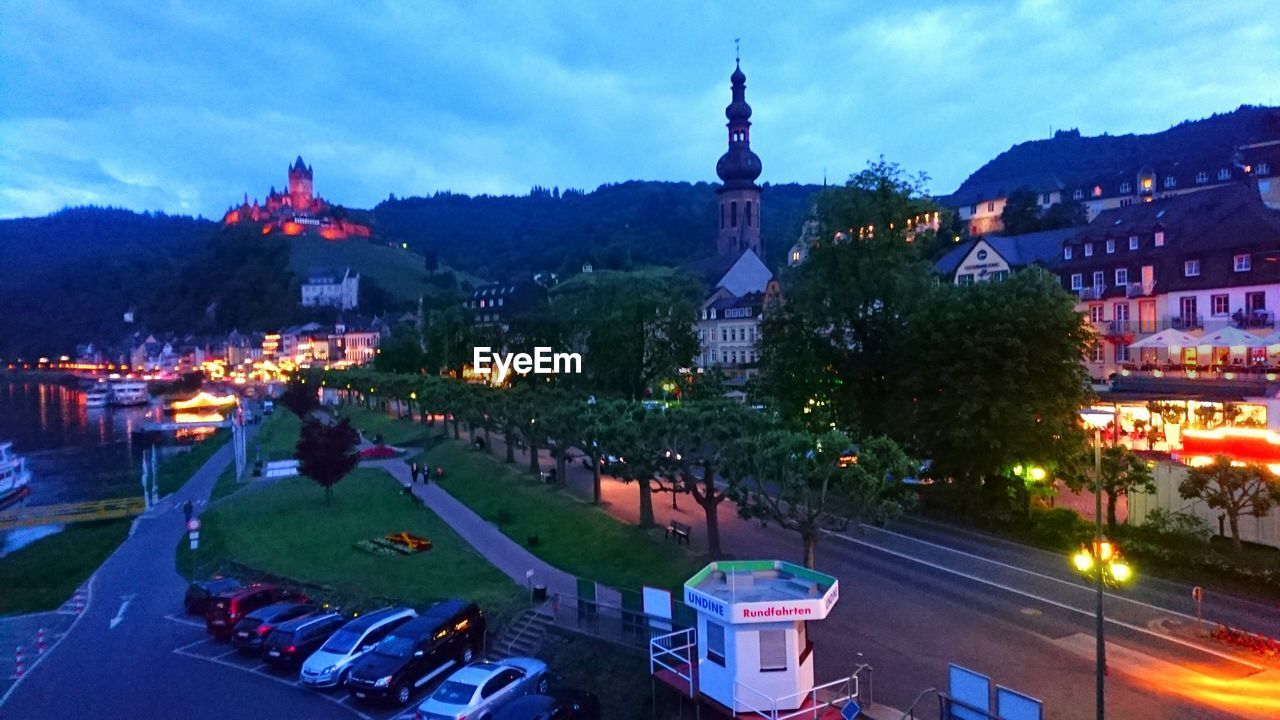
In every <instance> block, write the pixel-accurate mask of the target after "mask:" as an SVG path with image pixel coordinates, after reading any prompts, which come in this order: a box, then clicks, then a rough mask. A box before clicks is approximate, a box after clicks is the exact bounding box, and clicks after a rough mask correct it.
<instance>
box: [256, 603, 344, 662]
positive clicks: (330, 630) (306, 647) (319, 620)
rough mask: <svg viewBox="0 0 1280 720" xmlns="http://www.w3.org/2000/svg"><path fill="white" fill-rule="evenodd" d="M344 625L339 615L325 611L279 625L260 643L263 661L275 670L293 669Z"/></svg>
mask: <svg viewBox="0 0 1280 720" xmlns="http://www.w3.org/2000/svg"><path fill="white" fill-rule="evenodd" d="M346 623H347V619H346V618H345V617H343V616H342V614H341V613H336V612H328V611H322V612H317V613H313V614H311V615H304V616H302V617H300V618H297V619H295V620H290V621H288V622H285V623H281V624H280V625H278V626H277V627H276V629H275V630H272V631H271V634H270V635H267V639H266V641H265V642H263V643H262V659H263V660H265V661H266V662H267V664H268V665H272V666H275V667H277V668H288V669H296V668H297V667H298V666H299V665H301V664H302V661H303V660H306V659H307V658H309V657H311V653H313V652H315V651H316V650H319V649H320V646H321V645H324V644H325V642H326V641H327V640H328V639H329V638H330V637H332V636H333V634H334V633H335V632H337V631H338V628H340V627H342V626H343V625H345V624H346Z"/></svg>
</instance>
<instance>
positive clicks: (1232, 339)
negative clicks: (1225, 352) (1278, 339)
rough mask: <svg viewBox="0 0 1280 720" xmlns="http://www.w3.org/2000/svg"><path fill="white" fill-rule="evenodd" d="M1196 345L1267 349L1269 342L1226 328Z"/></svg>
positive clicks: (1202, 338) (1236, 329)
mask: <svg viewBox="0 0 1280 720" xmlns="http://www.w3.org/2000/svg"><path fill="white" fill-rule="evenodd" d="M1196 343H1197V344H1198V345H1199V346H1200V347H1225V348H1232V347H1246V348H1250V347H1266V346H1267V342H1266V341H1265V340H1263V339H1262V338H1261V337H1259V336H1257V335H1254V334H1252V333H1247V332H1245V331H1244V330H1241V329H1240V328H1238V327H1230V326H1228V327H1224V328H1222V329H1221V330H1217V331H1215V332H1211V333H1209V334H1208V335H1205V336H1203V337H1201V338H1200V339H1199V340H1197V341H1196Z"/></svg>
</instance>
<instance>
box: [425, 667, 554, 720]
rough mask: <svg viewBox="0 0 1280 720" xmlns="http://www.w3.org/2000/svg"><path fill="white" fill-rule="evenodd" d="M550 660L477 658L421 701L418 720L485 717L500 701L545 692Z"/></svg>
mask: <svg viewBox="0 0 1280 720" xmlns="http://www.w3.org/2000/svg"><path fill="white" fill-rule="evenodd" d="M547 685H548V682H547V664H546V663H544V662H542V661H541V660H538V659H537V658H529V657H516V658H507V659H506V660H497V661H493V662H475V663H471V664H470V665H467V666H466V667H463V668H462V669H460V670H457V671H455V672H454V673H453V674H452V675H450V676H449V677H448V679H446V680H445V681H444V682H442V683H440V687H438V688H436V691H435V692H433V693H431V697H429V698H427V699H426V700H423V701H422V704H420V705H418V711H417V712H416V713H415V714H414V718H415V720H461V719H462V718H468V720H486V718H488V717H489V715H490V713H492V712H493V711H494V710H497V709H498V707H499V706H500V705H502V704H503V703H505V702H508V701H510V700H512V699H513V698H517V697H520V696H521V695H525V694H527V693H532V692H539V693H540V692H546V690H547Z"/></svg>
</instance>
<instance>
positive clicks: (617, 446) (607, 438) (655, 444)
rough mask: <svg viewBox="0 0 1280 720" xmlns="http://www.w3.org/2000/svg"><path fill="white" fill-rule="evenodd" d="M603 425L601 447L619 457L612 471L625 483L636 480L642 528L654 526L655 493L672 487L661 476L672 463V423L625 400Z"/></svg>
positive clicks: (656, 412) (656, 413)
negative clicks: (668, 454) (669, 456)
mask: <svg viewBox="0 0 1280 720" xmlns="http://www.w3.org/2000/svg"><path fill="white" fill-rule="evenodd" d="M618 409H619V410H620V412H618V413H617V414H615V415H613V416H612V417H610V418H608V419H607V420H606V421H605V423H604V425H603V427H602V428H601V436H600V438H601V442H600V445H601V449H602V450H603V451H604V452H605V453H606V454H608V455H613V456H614V457H616V458H617V459H618V462H617V463H615V466H614V467H613V473H614V475H616V476H617V477H618V479H620V480H622V481H623V482H625V483H634V484H635V485H636V489H637V492H638V493H639V495H638V498H639V502H638V507H639V511H640V517H639V521H638V523H637V524H638V525H639V526H640V527H644V528H647V527H653V524H654V522H653V494H654V493H655V492H662V491H664V490H670V489H672V488H670V487H668V486H664V485H663V484H662V482H661V480H660V479H659V476H660V475H661V474H663V470H664V469H665V467H666V466H667V464H668V463H669V458H668V457H667V451H669V450H670V444H669V442H670V437H669V429H670V428H669V423H668V420H667V415H666V413H664V412H661V411H658V410H648V409H646V408H645V407H644V406H643V405H641V404H640V403H635V402H631V403H626V404H624V405H621V406H620V407H619V408H618Z"/></svg>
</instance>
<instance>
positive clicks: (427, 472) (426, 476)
mask: <svg viewBox="0 0 1280 720" xmlns="http://www.w3.org/2000/svg"><path fill="white" fill-rule="evenodd" d="M422 484H423V485H430V484H431V465H425V466H423V468H422Z"/></svg>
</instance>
